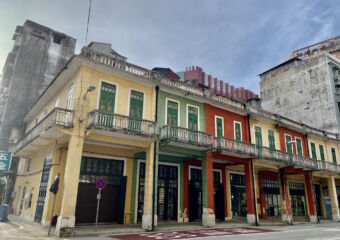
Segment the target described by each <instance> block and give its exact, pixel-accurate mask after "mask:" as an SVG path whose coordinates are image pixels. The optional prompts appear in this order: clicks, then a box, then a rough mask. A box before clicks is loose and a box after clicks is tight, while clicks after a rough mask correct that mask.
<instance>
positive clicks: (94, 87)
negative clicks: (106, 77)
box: [83, 85, 96, 100]
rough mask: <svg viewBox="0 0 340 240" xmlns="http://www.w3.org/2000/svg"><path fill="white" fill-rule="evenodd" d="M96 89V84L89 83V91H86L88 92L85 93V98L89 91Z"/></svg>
mask: <svg viewBox="0 0 340 240" xmlns="http://www.w3.org/2000/svg"><path fill="white" fill-rule="evenodd" d="M95 89H96V86H94V85H89V86H88V87H87V91H86V93H85V95H84V97H83V100H85V99H86V95H87V93H89V92H92V91H93V90H95Z"/></svg>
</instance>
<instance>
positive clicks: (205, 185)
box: [202, 152, 215, 227]
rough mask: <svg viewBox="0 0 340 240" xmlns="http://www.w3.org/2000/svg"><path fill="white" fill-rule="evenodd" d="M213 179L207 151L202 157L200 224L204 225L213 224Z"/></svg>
mask: <svg viewBox="0 0 340 240" xmlns="http://www.w3.org/2000/svg"><path fill="white" fill-rule="evenodd" d="M213 181H214V179H213V157H212V153H211V152H207V153H206V154H203V157H202V198H203V199H202V200H203V201H202V205H203V214H202V225H203V226H206V227H213V226H215V213H214V182H213Z"/></svg>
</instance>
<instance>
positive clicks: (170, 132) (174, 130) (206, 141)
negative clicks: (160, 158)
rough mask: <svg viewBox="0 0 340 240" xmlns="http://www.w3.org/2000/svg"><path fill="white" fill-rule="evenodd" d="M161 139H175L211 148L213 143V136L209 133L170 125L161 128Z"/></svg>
mask: <svg viewBox="0 0 340 240" xmlns="http://www.w3.org/2000/svg"><path fill="white" fill-rule="evenodd" d="M160 140H167V141H175V142H180V143H186V144H191V145H196V146H202V147H205V148H211V147H212V145H213V137H212V136H211V135H210V134H208V133H205V132H200V131H195V130H190V129H188V128H182V127H172V126H168V125H165V126H163V127H162V128H161V130H160Z"/></svg>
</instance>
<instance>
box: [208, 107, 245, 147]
mask: <svg viewBox="0 0 340 240" xmlns="http://www.w3.org/2000/svg"><path fill="white" fill-rule="evenodd" d="M215 116H219V117H223V125H224V137H226V138H231V139H234V121H237V122H240V123H241V126H242V142H247V143H249V126H248V119H247V116H243V115H240V114H237V113H233V112H230V111H227V110H224V109H221V108H217V107H214V106H212V105H209V104H205V128H206V129H205V131H206V132H207V133H210V134H211V135H213V136H215Z"/></svg>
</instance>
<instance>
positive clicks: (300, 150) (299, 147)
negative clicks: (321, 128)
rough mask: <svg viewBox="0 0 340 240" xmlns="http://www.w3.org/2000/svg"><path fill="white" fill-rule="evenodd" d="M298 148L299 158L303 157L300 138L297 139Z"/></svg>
mask: <svg viewBox="0 0 340 240" xmlns="http://www.w3.org/2000/svg"><path fill="white" fill-rule="evenodd" d="M296 148H297V154H298V156H301V157H302V155H303V153H302V141H301V139H300V138H296Z"/></svg>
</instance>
